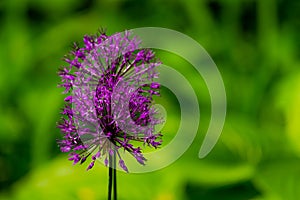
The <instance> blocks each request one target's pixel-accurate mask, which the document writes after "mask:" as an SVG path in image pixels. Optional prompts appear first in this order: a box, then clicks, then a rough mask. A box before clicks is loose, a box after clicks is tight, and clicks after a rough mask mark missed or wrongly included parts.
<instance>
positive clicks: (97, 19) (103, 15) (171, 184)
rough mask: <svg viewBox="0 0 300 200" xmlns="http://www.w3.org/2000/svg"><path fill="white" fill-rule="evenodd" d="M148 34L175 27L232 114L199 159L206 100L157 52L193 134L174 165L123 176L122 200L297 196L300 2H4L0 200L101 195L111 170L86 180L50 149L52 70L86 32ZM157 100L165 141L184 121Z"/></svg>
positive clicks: (184, 68)
mask: <svg viewBox="0 0 300 200" xmlns="http://www.w3.org/2000/svg"><path fill="white" fill-rule="evenodd" d="M143 26H159V27H166V28H170V29H174V30H177V31H180V32H182V33H185V34H187V35H189V36H190V37H192V38H194V39H195V40H197V41H198V42H199V43H200V44H201V45H203V47H204V48H205V49H206V50H207V51H208V53H209V54H210V55H211V56H212V58H213V60H214V61H215V63H216V64H217V66H218V68H219V70H220V72H221V74H222V76H223V79H224V83H225V87H226V92H227V98H228V114H227V119H226V124H225V127H224V131H223V133H222V136H221V138H220V140H219V142H218V143H217V145H216V147H215V148H214V150H213V151H212V152H211V153H210V154H209V156H207V157H206V158H204V159H202V160H199V159H198V158H197V154H198V151H199V147H200V144H201V142H202V140H203V137H204V133H205V131H206V130H207V127H208V122H209V117H210V102H209V94H208V91H207V89H206V87H205V84H204V82H203V81H202V79H201V76H200V75H195V71H194V70H193V68H192V66H190V65H189V64H188V63H186V61H184V60H183V59H180V58H178V57H176V56H174V55H172V54H170V53H167V52H161V51H158V52H157V54H158V56H160V57H161V60H162V61H163V62H164V63H165V64H167V65H169V66H172V67H174V68H175V69H176V70H178V71H180V72H181V73H182V74H183V75H184V76H186V77H188V79H189V80H190V81H191V84H192V85H193V87H194V89H195V91H196V92H197V95H198V100H199V106H200V109H201V123H200V127H199V134H198V136H197V138H196V139H195V141H194V143H193V145H192V146H191V147H190V148H189V150H188V151H187V152H186V153H185V154H184V155H183V156H182V157H181V158H180V159H179V160H178V161H176V162H175V163H173V164H172V165H171V166H169V167H166V168H164V169H162V170H160V171H157V172H153V173H148V174H139V175H136V174H125V173H122V172H120V173H119V177H118V186H119V197H120V199H149V200H150V199H156V200H162V199H163V200H173V199H187V200H188V199H237V200H244V199H256V200H262V199H266V200H277V199H278V200H281V199H284V200H294V199H295V200H296V199H299V198H300V192H299V191H300V167H299V166H300V160H299V156H300V137H299V136H300V123H298V120H299V119H300V70H299V69H300V54H299V52H300V34H299V31H300V1H298V0H286V1H284V0H236V1H233V0H232V1H231V0H203V1H197V0H185V1H184V0H179V1H175V0H174V1H173V0H165V1H160V0H152V1H146V0H145V1H139V0H129V1H126V0H111V1H109V0H105V1H100V0H85V1H81V0H64V1H60V0H53V1H46V0H2V1H0V67H1V73H0V111H1V114H0V141H1V146H0V199H13V200H14V199H15V200H21V199H22V200H23V199H82V200H84V199H90V200H93V199H105V198H106V187H107V174H106V168H105V167H103V166H102V165H98V167H96V168H95V169H93V170H92V171H90V172H85V166H84V167H80V166H72V164H71V163H70V162H69V161H67V159H66V155H62V154H60V153H59V150H58V148H57V145H56V141H55V139H56V138H59V137H60V134H59V131H58V130H57V129H56V125H55V124H56V121H57V120H58V119H59V109H60V107H61V106H62V104H63V96H62V95H61V94H60V93H61V92H62V89H59V88H57V87H56V85H57V84H58V82H59V78H58V77H57V76H56V71H57V69H58V67H59V66H60V65H63V62H62V60H61V58H62V56H63V55H64V54H65V53H66V52H68V51H69V49H70V44H71V43H72V42H73V41H80V40H81V38H82V36H83V35H85V34H93V33H95V32H96V30H97V29H98V28H99V27H104V28H107V30H108V33H109V34H112V33H114V32H120V31H123V30H125V29H131V28H136V27H143ZM161 102H162V104H164V105H165V106H166V109H167V110H168V109H171V110H172V108H174V111H172V112H169V113H168V121H167V124H166V127H165V128H164V132H166V137H167V138H169V139H170V138H172V137H173V135H172V134H174V133H176V128H177V127H178V123H179V119H180V116H179V115H180V112H178V105H177V102H176V100H174V96H172V94H168V92H165V95H164V96H163V99H162V100H161ZM176 110H177V111H176ZM167 140H168V139H167Z"/></svg>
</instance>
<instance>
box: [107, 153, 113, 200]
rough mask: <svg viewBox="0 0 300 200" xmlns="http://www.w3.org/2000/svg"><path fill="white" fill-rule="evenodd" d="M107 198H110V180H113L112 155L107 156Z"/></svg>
mask: <svg viewBox="0 0 300 200" xmlns="http://www.w3.org/2000/svg"><path fill="white" fill-rule="evenodd" d="M108 160H109V161H108V162H109V164H108V200H111V191H112V181H113V169H112V156H111V155H109V158H108Z"/></svg>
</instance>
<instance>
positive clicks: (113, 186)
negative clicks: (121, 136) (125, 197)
mask: <svg viewBox="0 0 300 200" xmlns="http://www.w3.org/2000/svg"><path fill="white" fill-rule="evenodd" d="M112 191H113V196H114V200H117V170H116V151H114V153H113V155H109V171H108V200H111V197H112Z"/></svg>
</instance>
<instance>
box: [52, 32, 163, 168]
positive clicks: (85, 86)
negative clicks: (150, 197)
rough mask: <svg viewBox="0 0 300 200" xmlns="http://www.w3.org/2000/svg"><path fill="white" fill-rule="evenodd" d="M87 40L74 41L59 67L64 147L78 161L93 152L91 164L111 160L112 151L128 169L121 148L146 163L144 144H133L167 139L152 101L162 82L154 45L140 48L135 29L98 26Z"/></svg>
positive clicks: (82, 160) (154, 142)
mask: <svg viewBox="0 0 300 200" xmlns="http://www.w3.org/2000/svg"><path fill="white" fill-rule="evenodd" d="M83 42H84V46H83V47H79V45H78V44H76V43H75V44H74V48H73V50H72V51H71V52H70V53H69V54H68V55H67V56H66V57H65V58H64V60H65V61H66V62H67V63H68V65H67V66H63V67H61V69H60V70H59V73H58V74H59V76H60V77H61V80H62V83H61V84H60V86H62V87H64V88H65V91H64V93H68V96H67V97H66V98H65V107H64V108H63V109H62V112H61V114H62V118H61V120H60V122H59V123H58V127H59V128H60V130H61V132H62V134H63V139H62V140H59V141H58V144H59V146H60V150H61V151H62V152H69V160H72V161H73V163H74V164H76V163H81V164H82V163H83V162H85V161H86V160H87V159H88V157H90V158H91V159H90V158H89V159H90V164H89V166H88V168H87V170H89V169H91V168H92V167H93V166H94V163H95V161H96V159H98V158H103V159H104V163H105V164H106V165H107V164H108V157H109V155H113V154H114V153H116V155H117V157H118V160H119V161H118V162H119V166H120V167H121V168H123V169H124V170H125V171H127V172H128V169H127V167H126V165H125V162H124V160H122V158H121V155H120V151H125V152H128V153H130V154H131V155H132V156H134V158H135V159H136V160H137V161H138V162H139V163H140V164H145V161H146V159H145V157H144V156H143V154H142V149H141V147H140V146H138V147H136V146H134V144H137V142H140V143H141V144H142V146H143V145H148V146H152V147H155V148H157V147H159V146H160V145H161V142H162V141H161V136H162V135H161V134H160V133H155V130H154V128H155V126H156V125H157V124H160V123H161V122H162V120H161V119H160V118H158V117H157V111H156V110H155V109H154V108H153V107H151V106H152V105H153V95H159V88H160V84H159V83H156V82H154V79H155V78H157V77H158V73H157V72H156V67H157V66H158V65H160V62H159V61H157V59H156V58H155V55H154V53H153V52H152V51H151V50H149V49H141V48H140V47H139V45H140V41H139V40H138V39H137V38H136V37H132V35H131V33H130V32H124V33H117V34H114V35H111V36H108V35H106V34H105V33H104V32H99V34H98V35H95V36H84V39H83ZM135 141H137V142H135Z"/></svg>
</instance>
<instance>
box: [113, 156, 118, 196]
mask: <svg viewBox="0 0 300 200" xmlns="http://www.w3.org/2000/svg"><path fill="white" fill-rule="evenodd" d="M116 168H117V166H116V151H114V173H113V176H114V200H117V170H116Z"/></svg>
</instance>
